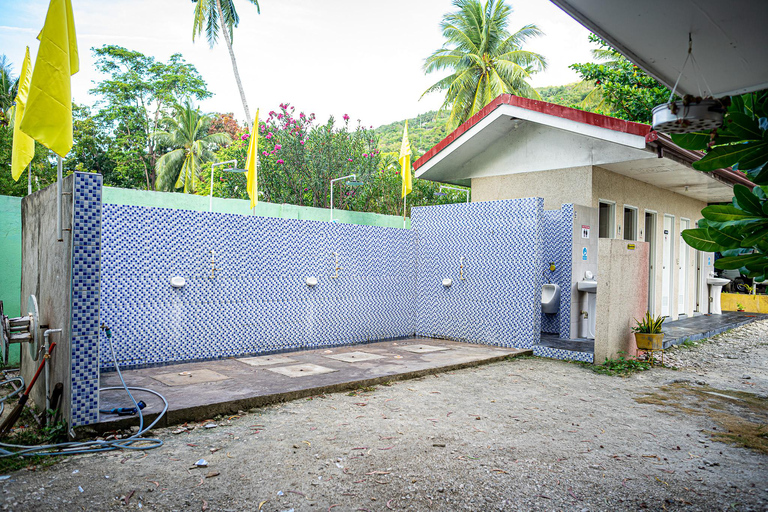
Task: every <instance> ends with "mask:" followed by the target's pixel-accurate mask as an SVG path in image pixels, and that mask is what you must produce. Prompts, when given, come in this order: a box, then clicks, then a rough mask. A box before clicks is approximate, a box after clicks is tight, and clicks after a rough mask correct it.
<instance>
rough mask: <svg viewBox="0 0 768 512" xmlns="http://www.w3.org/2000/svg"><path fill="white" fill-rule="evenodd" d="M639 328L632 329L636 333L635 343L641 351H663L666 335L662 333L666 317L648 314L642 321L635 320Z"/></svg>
mask: <svg viewBox="0 0 768 512" xmlns="http://www.w3.org/2000/svg"><path fill="white" fill-rule="evenodd" d="M635 322H637V326H636V327H633V328H632V332H634V333H635V343H637V348H638V349H640V350H662V349H663V348H664V345H663V341H664V333H663V332H661V324H663V323H664V317H662V316H657V317H653V316H651V313H650V312H646V313H645V316H644V317H643V319H642V320H637V319H635Z"/></svg>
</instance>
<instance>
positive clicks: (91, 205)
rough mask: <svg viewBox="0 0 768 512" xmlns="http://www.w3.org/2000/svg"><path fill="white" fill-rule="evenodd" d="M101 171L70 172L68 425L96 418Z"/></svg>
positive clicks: (88, 421)
mask: <svg viewBox="0 0 768 512" xmlns="http://www.w3.org/2000/svg"><path fill="white" fill-rule="evenodd" d="M100 260H101V175H100V174H90V173H75V176H74V181H73V197H72V283H71V315H72V316H71V323H70V325H71V326H72V332H71V337H70V339H71V341H70V361H71V363H70V365H71V366H70V376H71V384H72V386H71V395H70V399H71V402H70V410H71V418H70V425H71V426H72V427H77V426H81V425H89V424H91V423H95V422H96V421H98V416H99V412H98V410H99V398H98V397H99V394H98V390H99V366H98V360H99V309H100V304H99V303H100V292H101V290H100V278H101V265H100Z"/></svg>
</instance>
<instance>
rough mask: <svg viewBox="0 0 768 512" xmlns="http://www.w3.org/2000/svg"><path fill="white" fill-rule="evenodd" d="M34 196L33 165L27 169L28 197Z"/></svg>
mask: <svg viewBox="0 0 768 512" xmlns="http://www.w3.org/2000/svg"><path fill="white" fill-rule="evenodd" d="M30 194H32V164H31V163H30V164H29V166H28V167H27V195H30Z"/></svg>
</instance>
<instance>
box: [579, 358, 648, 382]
mask: <svg viewBox="0 0 768 512" xmlns="http://www.w3.org/2000/svg"><path fill="white" fill-rule="evenodd" d="M625 356H626V352H619V357H618V358H617V359H608V358H606V359H605V363H603V364H590V363H580V364H581V365H582V366H585V367H587V368H589V369H590V370H592V371H593V372H595V373H599V374H601V375H611V376H614V375H618V376H620V377H627V376H628V375H631V374H633V373H635V372H644V371H646V370H650V369H651V364H650V363H649V362H647V361H641V360H639V359H634V358H627V357H625Z"/></svg>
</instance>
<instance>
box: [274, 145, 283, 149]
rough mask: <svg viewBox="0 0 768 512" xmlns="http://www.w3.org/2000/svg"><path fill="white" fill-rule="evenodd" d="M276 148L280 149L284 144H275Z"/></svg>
mask: <svg viewBox="0 0 768 512" xmlns="http://www.w3.org/2000/svg"><path fill="white" fill-rule="evenodd" d="M275 149H276V150H278V149H283V146H282V145H280V144H275Z"/></svg>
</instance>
